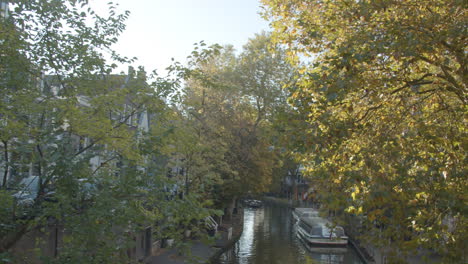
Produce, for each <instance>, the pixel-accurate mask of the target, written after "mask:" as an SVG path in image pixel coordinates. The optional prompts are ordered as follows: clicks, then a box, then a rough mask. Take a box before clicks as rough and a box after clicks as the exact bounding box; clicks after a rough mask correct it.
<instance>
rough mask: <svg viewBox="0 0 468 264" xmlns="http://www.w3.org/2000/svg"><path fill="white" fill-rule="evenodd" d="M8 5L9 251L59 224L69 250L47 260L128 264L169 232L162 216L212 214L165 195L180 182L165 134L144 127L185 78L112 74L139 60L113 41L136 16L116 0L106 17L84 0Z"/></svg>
mask: <svg viewBox="0 0 468 264" xmlns="http://www.w3.org/2000/svg"><path fill="white" fill-rule="evenodd" d="M11 7H12V10H11V12H10V15H9V17H8V18H7V19H5V20H3V19H2V20H1V21H0V46H1V50H0V62H1V63H0V65H1V66H0V84H1V86H0V93H1V95H2V96H1V98H0V100H1V104H0V118H1V120H0V121H1V122H0V141H1V146H0V151H1V152H2V158H1V159H0V164H1V166H2V169H1V171H2V174H1V175H2V176H1V177H2V178H1V190H0V199H1V200H0V217H1V218H0V221H1V223H2V225H1V226H0V254H2V257H3V254H5V252H8V251H10V250H11V248H12V247H13V246H14V244H15V243H16V242H17V241H18V240H20V239H21V238H22V237H23V235H24V234H26V233H28V232H29V231H30V230H32V229H37V228H40V227H47V226H48V225H51V224H53V225H56V226H60V227H61V228H63V229H64V230H66V232H64V237H63V247H62V248H60V249H59V250H58V251H57V252H56V256H54V257H55V258H50V259H47V258H46V257H48V256H42V257H43V258H44V259H45V260H47V261H50V262H57V263H63V262H67V263H83V262H86V263H117V262H128V261H129V260H128V256H127V254H126V250H127V249H129V248H132V247H133V246H135V242H133V240H134V237H135V234H136V233H137V232H140V231H141V230H143V229H144V228H145V227H147V226H152V227H153V230H154V232H155V233H156V234H158V235H160V236H165V234H166V233H167V232H175V231H174V228H173V229H172V230H162V229H161V227H160V226H159V225H157V223H158V221H159V222H160V221H162V220H164V219H165V218H167V217H168V216H172V217H176V218H178V219H186V218H187V219H190V220H191V219H199V218H201V219H203V217H205V216H206V215H209V214H210V213H211V211H209V210H204V209H203V208H198V207H197V206H202V204H201V203H198V202H197V200H194V201H188V202H192V206H191V207H190V208H189V209H190V210H179V211H177V210H176V211H173V210H174V209H176V208H180V207H183V205H184V202H186V201H184V202H182V201H180V200H177V199H173V200H168V197H169V196H170V195H172V193H171V192H170V191H168V190H167V188H166V187H167V186H169V185H170V184H172V182H170V181H168V180H167V179H166V177H165V176H166V175H165V173H166V172H165V170H164V168H163V167H164V165H163V164H157V163H156V162H155V160H157V158H159V157H157V154H159V153H160V151H159V152H158V149H157V147H161V146H164V144H165V143H164V139H165V138H163V139H161V138H158V137H156V136H155V135H154V134H152V132H151V131H152V129H151V127H148V126H147V125H144V123H145V122H146V124H148V120H150V119H152V121H153V122H152V124H153V125H157V124H156V123H157V122H160V123H162V122H163V121H166V119H165V117H167V116H168V115H169V114H170V113H171V110H170V108H168V106H167V104H166V103H165V101H164V100H163V99H162V98H163V96H166V95H168V94H174V93H175V89H176V87H177V85H178V84H177V80H175V81H172V80H166V79H163V78H159V77H157V76H153V75H149V76H147V74H146V72H145V71H144V69H143V68H140V69H139V70H137V71H135V70H133V69H131V70H130V71H129V73H128V75H113V74H111V71H112V69H114V68H115V67H116V64H114V63H113V62H115V63H129V62H131V60H129V59H127V58H122V57H120V56H118V55H117V54H116V53H115V52H113V51H112V50H111V49H110V46H111V45H112V44H113V43H115V42H116V41H117V37H118V36H119V34H120V33H121V32H122V30H124V28H125V24H124V22H125V20H126V18H127V16H128V15H129V13H128V12H124V13H122V14H119V13H118V12H117V9H116V7H115V5H113V4H112V3H110V4H109V14H108V15H109V16H108V17H102V16H99V15H97V14H96V13H94V12H93V11H92V10H91V9H90V8H89V6H88V1H85V0H83V1H81V0H77V1H15V3H14V4H12V5H11ZM106 53H107V54H108V55H109V57H110V58H111V61H110V62H109V61H107V60H106V59H105V55H104V54H106ZM158 125H159V124H158ZM161 141H162V142H161ZM161 148H162V147H161ZM194 199H195V198H194ZM42 253H43V252H41V253H40V254H42ZM19 257H24V256H19ZM18 261H19V260H18Z"/></svg>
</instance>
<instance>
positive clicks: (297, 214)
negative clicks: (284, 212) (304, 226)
mask: <svg viewBox="0 0 468 264" xmlns="http://www.w3.org/2000/svg"><path fill="white" fill-rule="evenodd" d="M292 215H293V217H294V219H296V221H299V220H300V219H301V218H308V217H318V216H319V214H318V211H317V210H316V209H314V208H295V209H294V210H293V212H292Z"/></svg>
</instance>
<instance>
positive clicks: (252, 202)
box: [244, 199, 263, 208]
mask: <svg viewBox="0 0 468 264" xmlns="http://www.w3.org/2000/svg"><path fill="white" fill-rule="evenodd" d="M244 204H245V205H246V206H248V207H251V208H259V207H262V205H263V202H262V201H260V200H251V199H248V200H244Z"/></svg>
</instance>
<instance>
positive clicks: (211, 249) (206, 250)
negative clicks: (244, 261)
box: [145, 210, 244, 264]
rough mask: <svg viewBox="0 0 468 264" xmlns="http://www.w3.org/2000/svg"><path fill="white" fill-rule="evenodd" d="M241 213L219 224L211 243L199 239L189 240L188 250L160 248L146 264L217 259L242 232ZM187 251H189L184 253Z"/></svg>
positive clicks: (242, 221) (242, 218) (203, 261)
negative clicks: (229, 235)
mask: <svg viewBox="0 0 468 264" xmlns="http://www.w3.org/2000/svg"><path fill="white" fill-rule="evenodd" d="M239 211H240V212H241V213H239V214H236V215H233V218H232V220H231V221H224V222H223V223H222V225H220V226H219V229H218V232H217V235H216V237H217V239H216V240H215V241H214V242H213V243H212V244H209V243H206V242H203V241H200V240H191V241H189V243H188V244H189V250H181V249H179V248H175V247H174V248H161V249H159V250H157V251H156V252H155V253H154V254H153V255H152V256H150V257H149V258H147V259H146V261H145V263H147V264H185V263H210V262H211V261H212V260H214V259H217V258H218V257H219V256H220V255H221V254H222V252H223V251H224V250H225V249H227V248H230V247H231V246H232V245H233V244H234V243H236V241H237V240H238V239H239V237H240V236H241V234H242V229H243V224H244V215H243V213H242V212H243V210H239ZM229 228H232V237H231V239H230V240H229V239H228V229H229ZM185 252H189V253H185Z"/></svg>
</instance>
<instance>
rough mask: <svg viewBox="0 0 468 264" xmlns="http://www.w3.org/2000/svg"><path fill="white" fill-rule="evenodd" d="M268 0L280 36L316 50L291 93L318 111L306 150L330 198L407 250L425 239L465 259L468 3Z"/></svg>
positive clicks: (303, 53)
mask: <svg viewBox="0 0 468 264" xmlns="http://www.w3.org/2000/svg"><path fill="white" fill-rule="evenodd" d="M262 2H263V3H264V4H265V6H266V10H265V12H264V15H265V16H266V17H268V18H269V19H270V20H271V21H272V25H273V27H274V28H275V33H274V38H275V40H276V41H277V43H281V44H284V45H287V47H288V51H289V54H290V59H291V60H292V61H296V62H300V61H303V62H306V66H300V65H299V67H301V70H300V71H301V73H302V75H301V80H300V81H299V82H298V83H297V86H296V88H295V90H294V92H293V94H292V96H291V98H290V102H291V103H292V104H293V105H294V106H295V107H296V108H297V110H298V112H299V113H300V114H301V115H302V116H303V119H304V120H305V121H306V123H305V124H304V126H303V132H305V133H307V134H306V135H307V136H306V137H304V139H303V141H302V143H301V145H302V146H304V147H305V149H303V150H302V155H301V157H302V158H301V162H302V163H303V164H304V165H305V166H306V171H307V173H308V174H309V176H310V177H311V179H312V181H313V182H315V183H316V184H317V185H318V186H319V187H318V189H319V190H321V195H322V200H323V201H324V202H325V203H326V204H327V205H328V207H329V208H332V209H341V210H344V209H346V210H347V211H348V212H349V213H351V214H357V215H361V216H363V217H361V219H363V221H364V225H366V226H367V227H368V228H369V229H370V230H372V229H374V230H375V231H374V232H369V233H368V239H372V238H374V239H373V240H374V243H375V244H377V245H380V246H382V247H385V246H388V245H389V244H391V245H392V246H393V247H394V248H395V252H393V253H395V258H398V255H399V254H397V253H396V252H408V251H412V250H415V249H417V248H418V247H424V248H429V249H434V250H436V251H437V252H438V253H440V254H442V255H444V256H445V257H446V258H447V261H448V262H450V261H453V260H460V259H461V258H462V256H464V254H466V253H464V251H465V249H464V248H465V246H464V245H465V241H466V238H467V233H466V230H465V228H464V226H466V225H467V218H466V216H467V211H466V208H467V207H466V203H467V200H466V197H467V190H468V188H467V187H468V185H467V177H466V173H467V171H466V163H467V156H466V136H467V135H466V113H467V112H466V111H467V106H466V103H467V79H466V77H467V65H466V56H467V55H466V54H467V50H466V47H467V41H466V36H467V34H466V33H467V32H466V29H467V19H466V17H467V16H466V4H465V3H464V2H463V1H435V0H434V1H432V0H428V1H352V0H350V1H290V0H285V1H270V0H263V1H262ZM400 255H401V256H403V255H404V254H400ZM465 256H466V255H465ZM402 258H404V256H403V257H402Z"/></svg>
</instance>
